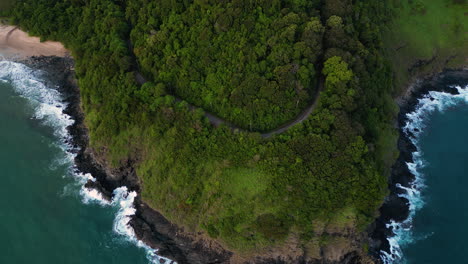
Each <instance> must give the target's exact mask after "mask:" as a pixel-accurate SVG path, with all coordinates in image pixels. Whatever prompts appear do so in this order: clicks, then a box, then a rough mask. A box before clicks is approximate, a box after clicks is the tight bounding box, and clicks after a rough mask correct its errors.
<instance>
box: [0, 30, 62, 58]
mask: <svg viewBox="0 0 468 264" xmlns="http://www.w3.org/2000/svg"><path fill="white" fill-rule="evenodd" d="M68 54H69V51H68V50H67V49H65V47H64V46H63V45H62V44H61V43H59V42H52V41H46V42H41V41H40V39H39V38H38V37H31V36H29V35H28V33H26V32H24V31H22V30H20V29H19V28H18V27H15V26H7V25H0V55H1V57H3V58H15V59H22V58H27V57H31V56H58V57H64V56H66V55H68ZM1 57H0V58H1Z"/></svg>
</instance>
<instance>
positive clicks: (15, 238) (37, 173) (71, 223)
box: [0, 61, 162, 264]
mask: <svg viewBox="0 0 468 264" xmlns="http://www.w3.org/2000/svg"><path fill="white" fill-rule="evenodd" d="M45 83H46V82H45V81H44V80H42V79H41V77H40V72H37V71H35V70H32V69H30V68H28V67H26V66H24V65H22V64H18V63H12V62H7V61H0V128H1V129H0V168H1V171H0V180H1V183H0V234H1V235H0V252H1V253H0V263H36V264H40V263H44V264H45V263H47V264H50V263H67V264H72V263H77V264H78V263H83V264H90V263H93V264H99V263H106V264H109V263H132V264H138V263H145V264H147V263H160V260H161V258H159V257H157V255H156V252H155V251H154V250H151V249H149V248H148V247H147V246H145V245H144V244H142V243H141V242H138V241H136V239H135V238H134V233H133V230H132V228H131V227H130V226H129V225H128V221H129V220H130V216H131V215H133V214H134V209H133V207H132V206H133V199H134V198H135V195H136V194H135V193H133V192H128V191H127V190H126V188H125V187H121V188H119V189H116V190H115V191H114V194H115V197H114V198H113V201H112V202H107V201H105V200H103V199H102V197H101V196H100V194H99V193H98V192H96V191H91V190H88V189H86V188H84V187H83V184H84V183H85V182H86V181H87V180H88V179H92V175H82V174H80V173H79V172H77V171H75V169H74V166H73V158H74V154H72V153H73V150H72V149H71V147H70V146H69V145H67V144H66V141H67V139H69V135H68V133H67V130H66V127H67V126H68V125H70V124H72V123H73V120H72V119H71V118H70V117H69V116H67V115H65V114H63V113H62V110H63V109H64V108H65V107H66V104H65V103H64V102H63V101H62V96H61V94H60V93H58V92H57V91H56V90H55V89H54V87H48V86H47V85H46V84H45ZM161 262H162V261H161Z"/></svg>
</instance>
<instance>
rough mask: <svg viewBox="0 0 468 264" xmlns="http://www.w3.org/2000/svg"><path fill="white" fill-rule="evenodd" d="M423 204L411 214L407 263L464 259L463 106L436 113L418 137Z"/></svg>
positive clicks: (467, 189)
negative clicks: (422, 164) (423, 186)
mask: <svg viewBox="0 0 468 264" xmlns="http://www.w3.org/2000/svg"><path fill="white" fill-rule="evenodd" d="M419 144H420V145H419V146H420V149H421V151H422V157H423V159H424V160H425V166H424V167H423V168H422V169H421V173H422V174H423V175H424V176H423V177H424V183H425V185H426V187H425V188H424V189H423V191H422V199H423V201H424V206H423V207H422V208H421V209H420V210H419V211H418V212H417V213H416V214H415V216H414V218H413V237H414V241H413V242H412V243H411V244H409V245H408V246H407V247H405V248H404V250H403V253H404V255H405V258H406V260H407V263H410V264H412V263H415V264H416V263H418V264H419V263H424V264H431V263H434V264H441V263H468V254H467V251H466V250H467V248H468V246H467V243H466V239H467V237H468V104H466V103H462V102H460V103H458V104H457V105H456V106H453V107H449V108H448V109H446V110H445V111H443V112H440V111H435V112H434V113H433V114H432V115H431V116H430V119H429V120H428V121H427V126H426V128H425V129H424V132H423V133H422V134H421V136H420V139H419Z"/></svg>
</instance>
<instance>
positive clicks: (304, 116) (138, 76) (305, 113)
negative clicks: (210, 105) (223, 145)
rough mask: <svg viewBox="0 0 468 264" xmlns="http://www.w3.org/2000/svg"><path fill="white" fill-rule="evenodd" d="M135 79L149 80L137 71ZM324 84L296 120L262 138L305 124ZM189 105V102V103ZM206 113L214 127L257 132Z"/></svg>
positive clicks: (320, 85) (178, 100) (142, 82)
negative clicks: (222, 125)
mask: <svg viewBox="0 0 468 264" xmlns="http://www.w3.org/2000/svg"><path fill="white" fill-rule="evenodd" d="M135 79H136V81H137V83H138V84H139V85H143V84H145V83H146V82H147V80H146V79H145V77H143V75H142V74H141V73H140V72H139V71H137V72H135ZM323 84H324V81H323V80H322V79H321V80H320V81H319V85H318V87H317V90H316V91H315V94H314V95H313V100H312V102H311V103H310V104H309V105H308V106H307V107H306V108H305V109H304V110H303V111H302V112H301V113H300V114H299V115H297V116H296V118H294V119H293V120H291V121H289V122H287V123H285V124H283V125H281V126H279V127H277V128H274V129H272V130H270V131H268V132H265V133H260V135H261V136H262V138H270V137H272V136H274V135H278V134H281V133H283V132H285V131H287V130H288V129H289V128H291V127H292V126H294V125H296V124H299V123H301V122H303V121H304V120H306V119H307V118H308V117H309V116H310V114H312V112H313V111H314V109H315V108H316V107H317V103H318V100H319V98H320V92H321V91H322V90H323ZM175 98H176V102H181V101H183V100H182V99H180V98H177V97H175ZM187 103H188V102H187ZM188 106H189V109H191V110H194V109H197V108H199V107H197V106H194V105H192V104H190V103H188ZM204 112H205V117H206V118H208V120H209V121H210V123H211V124H213V125H214V126H220V125H221V124H225V125H226V126H228V127H230V128H231V129H233V130H239V131H245V132H256V131H249V130H246V129H243V128H241V127H238V126H236V125H234V124H232V123H230V122H228V121H226V120H224V119H222V118H220V117H218V116H216V115H214V114H212V113H210V112H207V111H204Z"/></svg>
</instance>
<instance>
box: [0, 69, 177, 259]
mask: <svg viewBox="0 0 468 264" xmlns="http://www.w3.org/2000/svg"><path fill="white" fill-rule="evenodd" d="M41 75H42V73H41V72H40V71H37V70H33V69H31V68H29V67H27V66H26V65H23V64H21V63H16V62H10V61H0V82H4V83H10V84H11V85H12V86H13V87H14V89H15V91H16V92H17V93H18V94H19V95H20V96H21V97H23V98H26V99H27V100H28V102H29V103H30V104H31V106H32V108H33V109H34V116H33V118H35V119H38V120H40V121H41V122H42V123H43V124H44V125H47V126H49V127H51V128H53V129H54V135H55V136H57V137H58V138H59V140H60V144H57V146H58V147H59V148H60V149H61V150H62V151H63V153H64V155H62V156H61V158H60V159H59V160H57V161H56V163H57V164H51V166H52V168H54V167H55V166H56V165H66V164H68V165H69V167H70V170H71V171H73V175H74V176H75V178H76V180H77V182H78V184H80V185H81V188H80V191H79V194H80V196H81V199H82V201H83V203H85V204H91V203H97V204H99V205H101V206H112V207H116V208H118V213H117V215H116V217H115V220H114V224H113V230H114V232H115V233H117V234H119V235H121V236H123V237H125V239H126V240H127V241H129V242H131V243H134V244H135V245H137V246H138V247H140V248H144V249H145V250H146V252H147V258H148V260H149V261H150V262H151V263H153V264H160V263H165V264H169V263H172V264H175V262H173V261H171V260H169V259H167V258H164V257H161V256H158V255H157V254H156V253H157V250H154V249H152V248H150V247H149V246H148V245H146V244H144V243H143V242H142V241H139V240H138V239H137V238H136V236H135V231H134V230H133V228H132V227H131V226H130V224H129V223H130V220H131V218H132V216H133V215H135V212H136V209H135V207H134V206H133V203H134V200H135V197H136V196H137V193H136V192H129V191H128V189H127V187H120V188H117V189H115V190H114V193H113V199H112V201H108V200H107V199H105V198H104V196H103V195H102V193H100V192H99V191H97V190H96V189H89V188H86V187H85V184H86V182H88V181H89V180H91V181H95V180H96V179H95V178H94V177H93V176H92V175H91V174H89V173H88V174H83V173H80V172H78V171H76V168H74V165H73V164H74V163H73V161H74V158H75V157H76V154H74V153H76V152H77V151H76V149H73V147H72V146H71V145H70V144H69V143H68V142H70V140H71V135H70V134H69V133H68V130H67V128H68V127H69V126H71V125H73V123H74V120H73V119H72V118H71V117H70V116H69V115H67V114H65V113H64V112H63V111H64V110H65V109H66V107H67V104H66V102H65V101H64V98H63V97H62V95H61V94H60V92H58V91H57V89H56V88H57V87H49V86H48V85H47V84H46V81H45V80H44V79H43V78H42V77H41ZM64 192H65V193H66V192H67V187H65V190H64Z"/></svg>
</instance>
